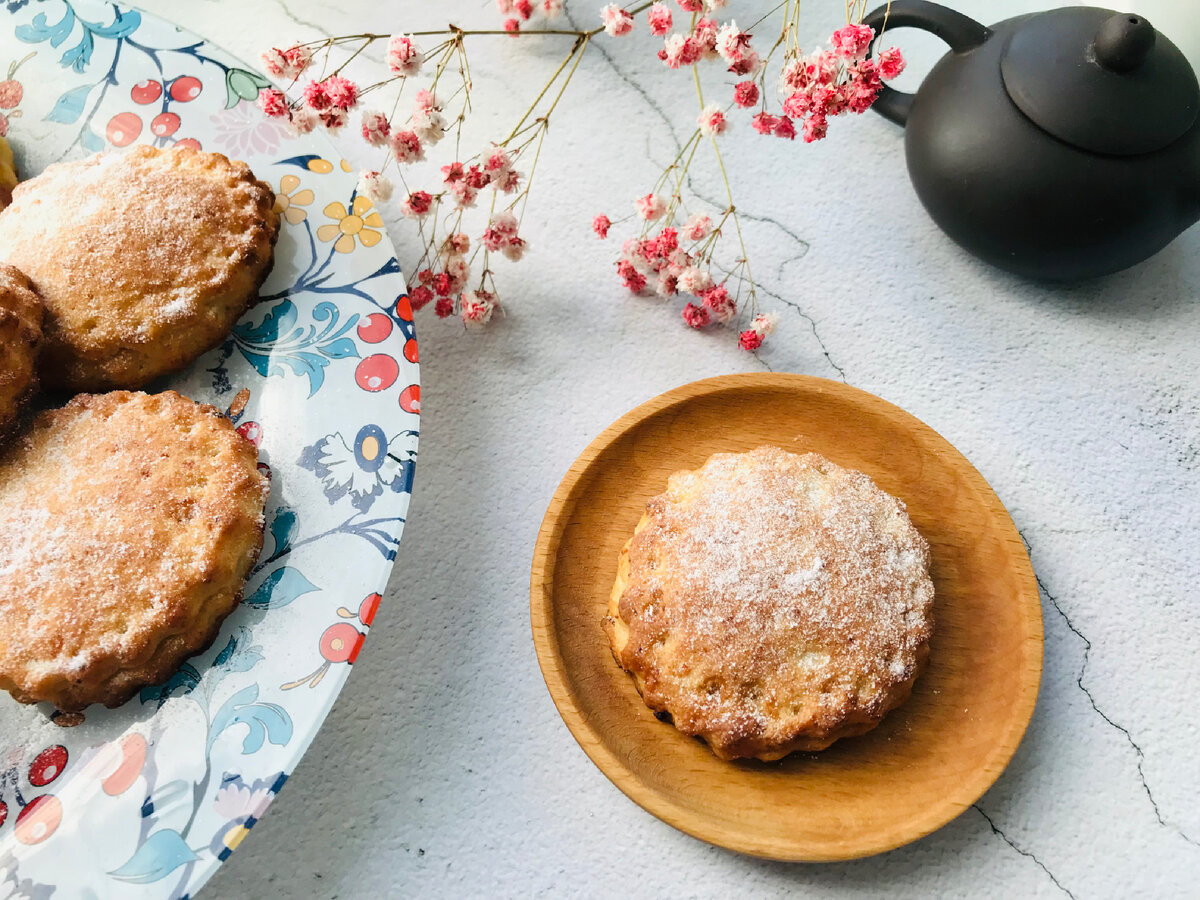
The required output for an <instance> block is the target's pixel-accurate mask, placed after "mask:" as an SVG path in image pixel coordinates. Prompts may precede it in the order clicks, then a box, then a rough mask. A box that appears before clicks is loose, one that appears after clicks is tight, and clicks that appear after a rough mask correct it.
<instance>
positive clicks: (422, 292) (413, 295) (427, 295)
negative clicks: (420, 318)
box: [408, 284, 433, 311]
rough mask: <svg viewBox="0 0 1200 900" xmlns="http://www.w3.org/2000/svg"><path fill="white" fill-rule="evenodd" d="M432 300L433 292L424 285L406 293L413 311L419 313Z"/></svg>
mask: <svg viewBox="0 0 1200 900" xmlns="http://www.w3.org/2000/svg"><path fill="white" fill-rule="evenodd" d="M432 299H433V291H431V290H430V289H429V288H427V287H425V285H423V284H421V285H417V286H416V287H415V288H412V289H410V290H409V292H408V302H409V305H410V306H412V308H413V309H414V310H417V311H420V310H421V309H424V308H425V307H426V306H427V305H428V304H429V301H430V300H432Z"/></svg>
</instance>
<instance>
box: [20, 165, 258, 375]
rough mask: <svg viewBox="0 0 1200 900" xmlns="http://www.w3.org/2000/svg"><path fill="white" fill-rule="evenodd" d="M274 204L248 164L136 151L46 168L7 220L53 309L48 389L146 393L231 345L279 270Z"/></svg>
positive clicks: (43, 365) (45, 362)
mask: <svg viewBox="0 0 1200 900" xmlns="http://www.w3.org/2000/svg"><path fill="white" fill-rule="evenodd" d="M274 203H275V195H274V194H273V193H272V191H271V189H270V188H269V187H268V186H267V185H265V184H263V183H262V182H261V181H258V180H256V179H255V177H254V175H253V173H251V171H250V169H249V168H248V167H247V166H246V164H245V163H241V162H231V161H230V160H228V159H226V158H225V157H224V156H221V155H220V154H217V153H203V152H201V151H199V150H192V149H190V148H184V149H169V150H159V149H155V148H154V147H149V146H137V147H133V148H131V149H130V150H129V151H128V152H126V153H102V154H97V155H96V156H92V157H89V158H88V159H83V160H79V161H76V162H68V163H58V164H56V165H52V166H48V167H47V168H46V170H45V171H44V172H42V174H41V175H38V176H37V177H36V178H32V179H30V180H29V181H25V182H22V183H21V184H19V185H18V186H17V188H16V190H15V191H13V202H12V205H11V206H9V207H8V209H6V210H4V212H3V213H0V259H4V260H7V261H8V262H10V263H12V264H13V265H15V266H17V267H18V268H19V269H21V271H23V272H24V273H25V274H26V275H28V276H29V279H30V280H31V281H32V282H33V284H34V286H35V287H36V288H37V290H38V292H39V293H40V294H41V296H42V301H43V302H44V303H45V305H46V322H45V326H44V330H45V338H46V340H45V347H44V348H43V351H42V355H41V362H40V364H39V370H40V373H41V376H42V380H43V382H44V383H45V384H46V385H47V386H49V387H55V388H63V389H67V390H72V391H96V390H106V389H108V388H138V387H143V386H144V385H146V384H147V383H148V382H149V381H151V380H152V379H154V378H157V377H158V376H160V375H165V374H167V373H169V372H174V371H177V370H178V369H181V368H183V367H184V366H186V365H188V364H189V363H190V362H192V361H193V360H194V359H195V358H196V357H197V356H199V355H200V354H201V353H204V352H205V351H207V350H210V349H212V348H213V347H215V346H216V345H217V344H219V343H220V342H221V341H222V340H224V339H225V338H226V336H228V334H229V332H230V330H231V329H232V328H233V325H234V323H235V322H236V321H237V320H238V318H239V317H240V316H241V314H242V313H243V312H245V310H246V308H247V306H248V305H249V304H250V303H251V302H252V300H253V299H254V298H255V296H256V294H257V291H258V288H259V286H260V285H261V284H262V282H263V280H264V279H265V278H266V277H267V274H268V273H269V271H270V268H271V262H272V256H273V248H274V245H275V239H276V237H277V235H278V232H279V216H278V214H277V213H276V212H275V211H274V209H273V207H274Z"/></svg>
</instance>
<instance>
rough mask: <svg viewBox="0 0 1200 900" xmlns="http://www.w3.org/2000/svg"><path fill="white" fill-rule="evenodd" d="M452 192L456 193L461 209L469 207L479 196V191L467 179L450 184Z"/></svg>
mask: <svg viewBox="0 0 1200 900" xmlns="http://www.w3.org/2000/svg"><path fill="white" fill-rule="evenodd" d="M450 193H451V194H453V195H454V201H455V202H456V203H457V204H458V208H459V209H469V208H470V207H472V206H474V205H475V201H476V200H477V199H478V198H479V191H478V190H477V189H476V188H473V187H471V186H470V185H469V184H468V183H467V181H466V179H462V180H461V181H456V182H454V184H452V185H450Z"/></svg>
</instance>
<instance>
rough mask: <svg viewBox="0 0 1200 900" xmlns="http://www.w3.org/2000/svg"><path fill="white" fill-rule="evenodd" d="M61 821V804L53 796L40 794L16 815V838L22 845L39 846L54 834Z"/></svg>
mask: <svg viewBox="0 0 1200 900" xmlns="http://www.w3.org/2000/svg"><path fill="white" fill-rule="evenodd" d="M61 821H62V803H60V802H59V800H58V798H57V797H55V796H54V795H53V794H42V795H41V796H40V797H34V798H33V799H32V800H30V801H29V802H28V803H26V804H25V808H24V809H22V810H21V811H20V812H19V813H17V824H16V837H17V840H18V841H20V842H21V843H22V844H40V843H41V842H42V841H44V840H46V838H48V837H50V835H52V834H54V832H55V830H56V829H57V828H58V825H59V823H60V822H61Z"/></svg>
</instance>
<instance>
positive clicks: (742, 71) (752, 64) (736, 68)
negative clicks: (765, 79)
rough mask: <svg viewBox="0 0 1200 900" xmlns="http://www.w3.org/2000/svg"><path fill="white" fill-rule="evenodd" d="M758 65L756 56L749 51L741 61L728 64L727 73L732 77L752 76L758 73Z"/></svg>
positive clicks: (759, 61)
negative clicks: (732, 75)
mask: <svg viewBox="0 0 1200 900" xmlns="http://www.w3.org/2000/svg"><path fill="white" fill-rule="evenodd" d="M760 63H761V60H760V59H759V58H758V54H757V53H755V52H754V51H753V50H750V51H748V52H747V53H745V54H744V55H743V56H742V58H741V59H739V60H737V61H736V62H733V63H730V65H729V71H730V72H732V73H733V74H734V75H753V74H754V73H755V72H757V71H758V67H759V64H760Z"/></svg>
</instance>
